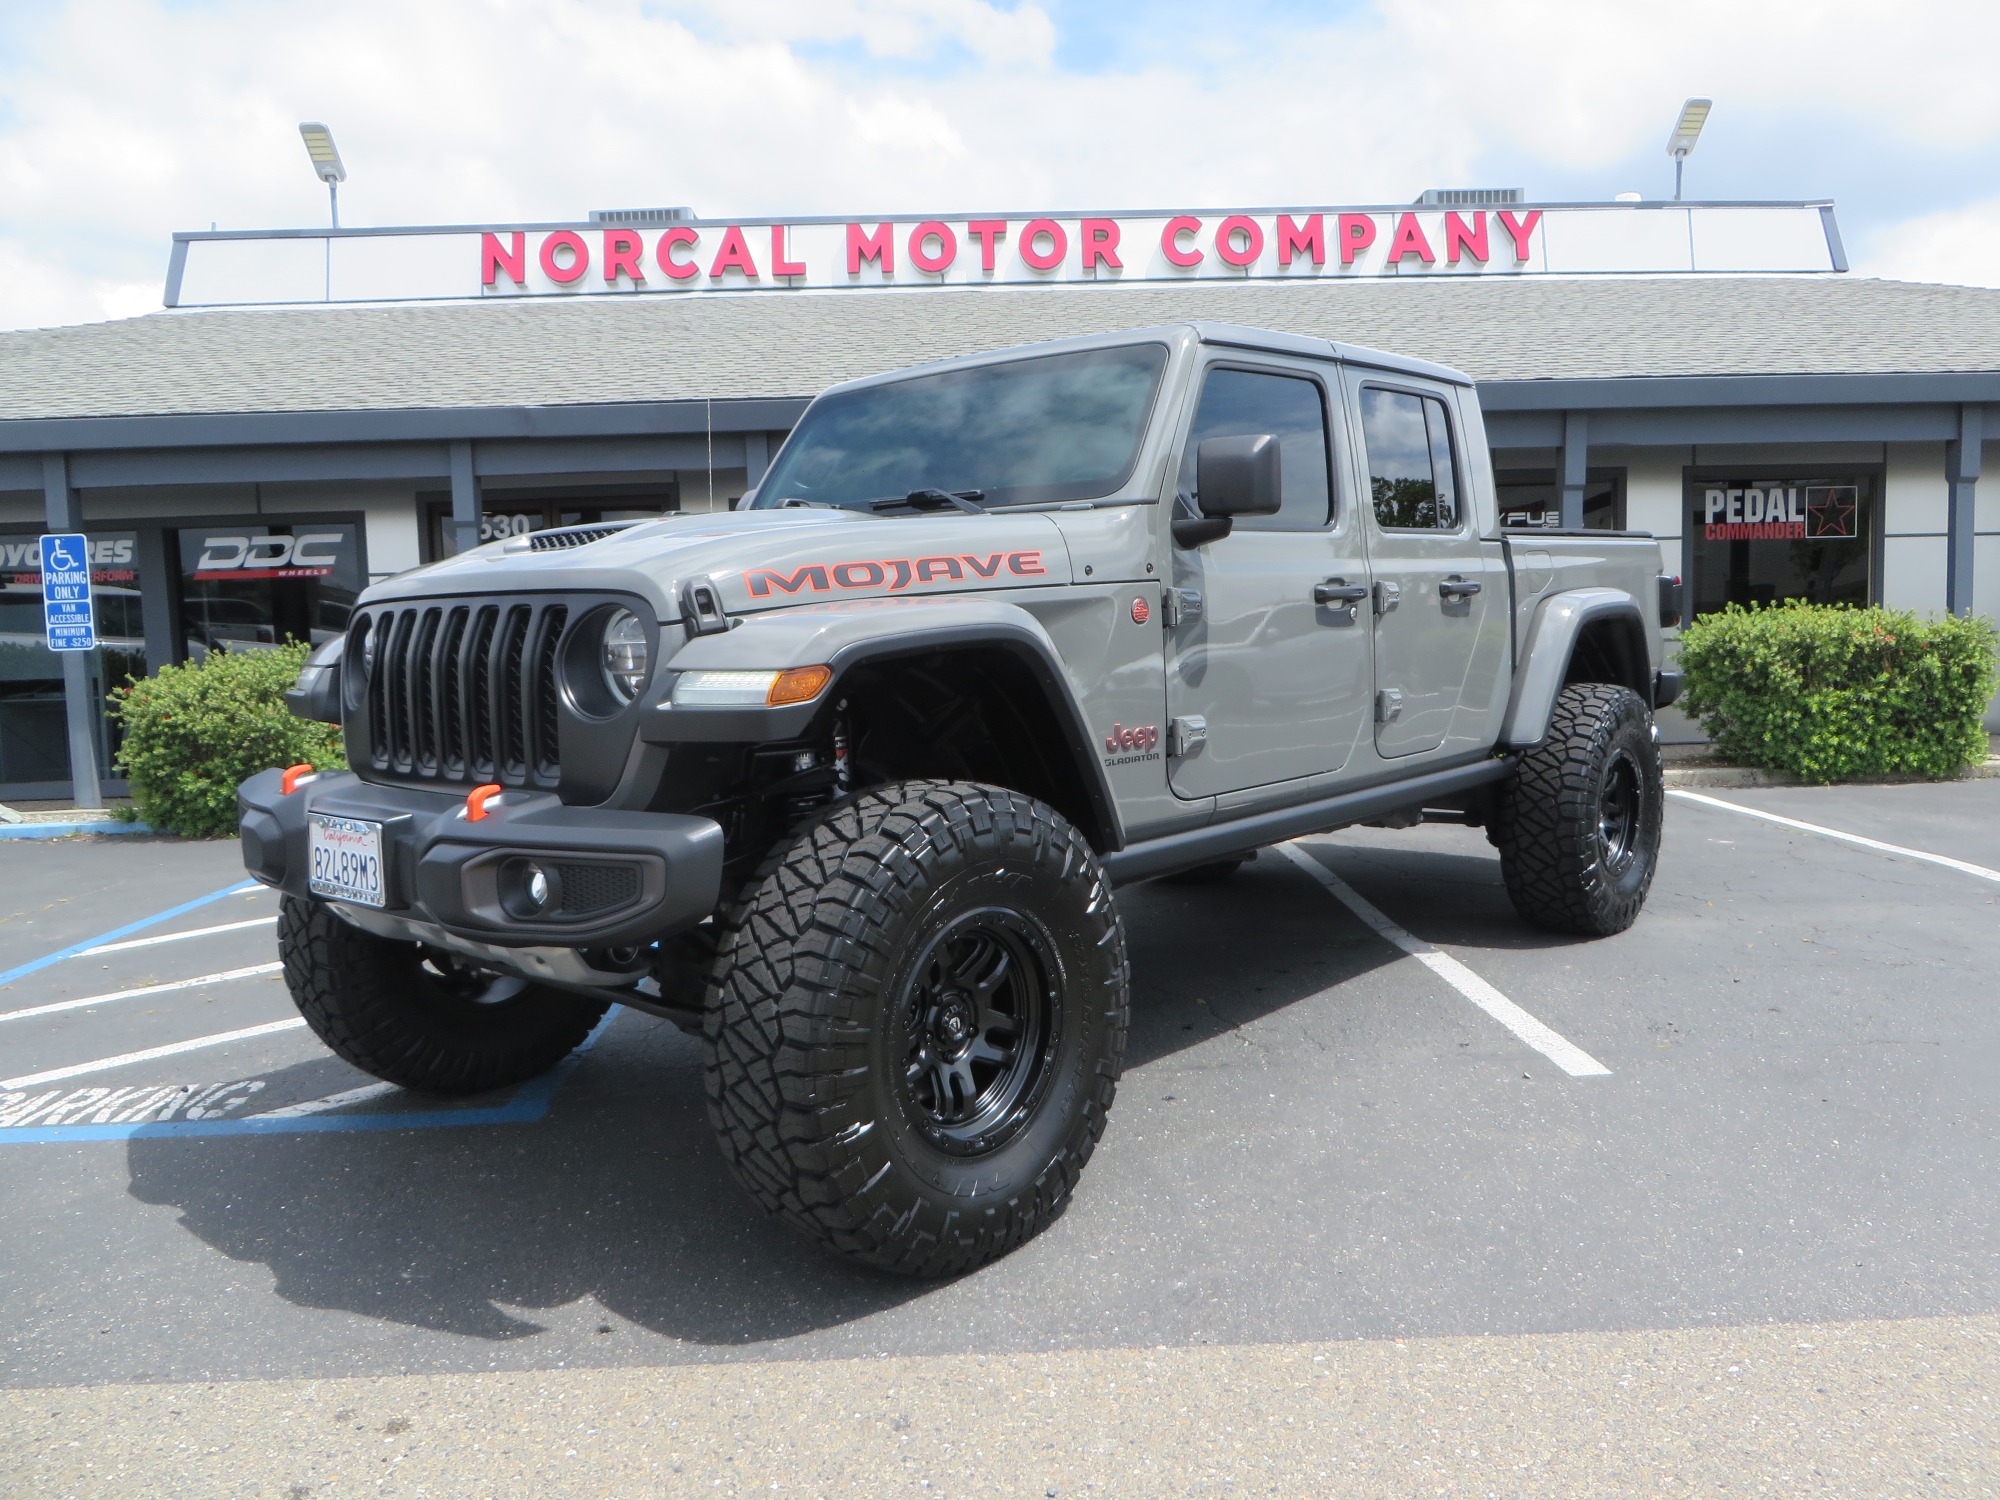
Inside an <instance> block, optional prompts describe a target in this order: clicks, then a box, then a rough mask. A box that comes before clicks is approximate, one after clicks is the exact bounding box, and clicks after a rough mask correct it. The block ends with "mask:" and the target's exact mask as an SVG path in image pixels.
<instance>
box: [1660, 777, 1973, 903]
mask: <svg viewBox="0 0 2000 1500" xmlns="http://www.w3.org/2000/svg"><path fill="white" fill-rule="evenodd" d="M1667 795H1668V796H1669V797H1679V798H1680V799H1681V800H1682V801H1684V802H1699V803H1701V804H1702V805H1703V806H1705V807H1720V808H1722V809H1724V810H1725V811H1727V812H1733V813H1742V814H1743V816H1744V817H1746V818H1762V819H1763V820H1764V821H1765V822H1766V823H1780V824H1782V825H1784V826H1785V827H1786V828H1796V829H1798V830H1799V832H1801V833H1813V834H1818V835H1819V836H1820V837H1821V838H1823V839H1839V840H1840V841H1841V842H1842V843H1846V844H1859V845H1860V846H1861V847H1862V848H1863V849H1873V850H1875V851H1876V852H1878V853H1881V854H1893V855H1896V856H1897V857H1898V858H1900V859H1920V860H1922V861H1923V862H1924V863H1925V864H1927V865H1943V866H1944V867H1945V868H1946V869H1947V870H1956V871H1958V872H1959V874H1961V875H1973V876H1977V877H1978V878H1979V879H1981V880H1996V881H2000V870H1991V869H1988V868H1987V867H1986V866H1985V865H1975V864H1970V863H1968V862H1967V861H1965V860H1962V859H1952V858H1950V857H1949V856H1947V855H1943V854H1931V853H1928V852H1926V851H1925V850H1922V849H1906V848H1905V847H1903V845H1901V844H1885V843H1883V842H1882V841H1881V840H1880V839H1868V838H1863V837H1862V836H1861V835H1860V834H1858V833H1843V832H1842V831H1841V830H1840V829H1838V828H1827V827H1823V826H1822V825H1820V824H1818V823H1802V822H1800V821H1799V820H1798V819H1797V818H1785V817H1780V816H1779V815H1778V814H1777V813H1770V812H1765V811H1763V810H1762V809H1761V808H1756V807H1745V806H1744V805H1743V804H1742V803H1741V802H1725V801H1723V800H1722V799H1721V798H1720V797H1704V796H1703V795H1702V794H1701V793H1699V792H1684V791H1682V790H1681V789H1680V788H1678V787H1670V788H1668V790H1667Z"/></svg>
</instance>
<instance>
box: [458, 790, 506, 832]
mask: <svg viewBox="0 0 2000 1500" xmlns="http://www.w3.org/2000/svg"><path fill="white" fill-rule="evenodd" d="M500 790H501V789H500V787H499V785H498V784H497V783H492V784H489V785H487V786H476V787H474V788H473V789H472V790H471V791H469V792H467V793H466V794H465V821H466V822H468V823H477V822H478V821H479V820H480V819H482V818H484V817H485V816H486V804H487V803H488V802H489V801H490V800H491V799H493V798H495V797H497V796H499V795H500Z"/></svg>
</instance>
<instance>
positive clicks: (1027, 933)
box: [898, 906, 1062, 1156]
mask: <svg viewBox="0 0 2000 1500" xmlns="http://www.w3.org/2000/svg"><path fill="white" fill-rule="evenodd" d="M1060 973H1061V969H1060V967H1059V965H1058V964H1057V963H1056V959H1055V953H1054V950H1053V948H1052V946H1051V944H1050V942H1049V939H1048V937H1047V935H1046V934H1045V933H1043V932H1042V931H1040V930H1039V928H1038V927H1037V925H1036V924H1034V923H1032V922H1031V921H1029V920H1028V919H1027V918H1026V917H1025V916H1023V914H1022V913H1020V912H1017V911H1009V910H1007V909H1006V908H1005V907H998V906H993V907H985V908H982V909H980V910H977V911H969V912H966V913H964V914H963V915H962V916H960V917H958V918H957V919H956V920H955V921H953V922H952V923H950V924H949V925H948V926H947V927H945V928H944V930H943V931H941V932H939V933H938V935H937V936H936V937H934V938H932V939H931V941H930V945H929V946H928V947H927V948H925V949H924V951H923V953H922V954H921V955H920V956H919V957H918V959H917V962H916V963H915V964H914V965H913V966H912V971H911V975H910V979H909V982H908V984H907V985H906V987H905V993H904V998H903V1001H902V1003H901V1004H900V1005H899V1006H898V1011H899V1012H900V1014H901V1017H902V1025H903V1036H904V1038H905V1049H906V1058H907V1061H906V1062H905V1064H904V1067H903V1090H902V1096H901V1097H902V1105H903V1113H904V1115H905V1117H906V1118H907V1119H908V1120H909V1122H910V1123H911V1125H913V1126H914V1127H915V1128H916V1130H917V1131H918V1133H919V1134H921V1135H922V1136H923V1137H924V1139H925V1140H927V1141H929V1142H930V1143H931V1144H932V1145H933V1146H936V1147H937V1148H938V1149H939V1150H940V1151H947V1152H950V1153H951V1154H952V1155H954V1156H977V1155H980V1154H982V1153H985V1152H988V1151H993V1150H996V1149H998V1148H999V1147H1000V1146H1003V1145H1005V1144H1006V1143H1007V1142H1008V1141H1009V1140H1011V1139H1012V1138H1013V1136H1014V1134H1015V1132H1016V1131H1018V1130H1019V1129H1020V1127H1021V1125H1022V1124H1023V1123H1024V1122H1025V1121H1026V1120H1027V1119H1028V1118H1029V1117H1030V1116H1031V1115H1032V1114H1033V1113H1034V1109H1035V1105H1036V1104H1037V1103H1038V1102H1039V1100H1040V1097H1041V1094H1042V1092H1043V1091H1044V1090H1045V1089H1046V1087H1047V1085H1048V1080H1049V1071H1050V1067H1051V1064H1052V1063H1053V1061H1054V1051H1055V1038H1056V1036H1057V1034H1058V1028H1059V1024H1060V1017H1061V1008H1062V986H1061V980H1060V977H1059V976H1060Z"/></svg>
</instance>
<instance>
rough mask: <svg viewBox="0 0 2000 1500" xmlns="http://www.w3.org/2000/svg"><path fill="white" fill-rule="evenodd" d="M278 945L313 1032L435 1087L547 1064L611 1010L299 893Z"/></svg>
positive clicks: (492, 1084) (282, 911)
mask: <svg viewBox="0 0 2000 1500" xmlns="http://www.w3.org/2000/svg"><path fill="white" fill-rule="evenodd" d="M278 954H279V957H281V958H282V959H283V960H284V963H285V983H286V985H287V986H288V987H289V988H290V989H291V992H292V1000H293V1002H294V1003H295V1004H296V1005H297V1006H298V1008H299V1014H300V1015H302V1016H304V1017H305V1018H306V1024H307V1025H308V1026H310V1027H311V1028H312V1029H313V1033H314V1035H316V1036H317V1037H318V1038H319V1039H320V1040H321V1041H322V1042H325V1043H326V1045H327V1046H328V1047H330V1048H332V1049H333V1051H334V1052H335V1053H336V1054H338V1055H339V1056H340V1057H343V1058H345V1059H346V1060H347V1061H348V1062H351V1063H353V1064H354V1066H355V1067H357V1068H359V1069H361V1070H362V1071H363V1072H364V1073H372V1074H374V1075H375V1076H376V1077H377V1078H380V1079H384V1080H386V1081H387V1082H389V1083H394V1084H400V1085H401V1086H402V1087H403V1088H406V1089H415V1090H417V1091H418V1092H421V1093H426V1094H481V1093H485V1092H486V1091H487V1090H488V1089H497V1088H504V1087H506V1086H507V1085H508V1084H513V1083H519V1082H521V1081H522V1080H523V1079H527V1078H533V1077H534V1076H535V1075H536V1074H538V1073H545V1072H547V1071H548V1070H549V1069H550V1068H552V1067H554V1066H555V1065H556V1064H557V1063H559V1062H561V1061H562V1060H563V1058H565V1057H567V1056H568V1055H569V1054H570V1053H571V1052H572V1051H574V1050H575V1049H576V1046H577V1044H578V1043H580V1042H581V1041H582V1040H583V1039H584V1038H585V1037H587V1036H589V1035H590V1029H591V1028H592V1027H593V1026H595V1025H596V1024H597V1023H598V1021H599V1020H601V1019H602V1018H603V1015H604V1013H605V1011H607V1010H608V1009H610V1002H608V1001H599V1000H591V999H589V998H587V997H585V996H582V995H576V994H572V993H571V992H569V991H567V990H554V989H548V988H545V987H543V986H540V985H532V984H525V983H523V982H521V981H518V980H502V979H500V978H499V977H498V976H496V975H493V974H491V973H487V972H484V971H479V970H472V969H465V968H460V967H458V966H456V965H455V964H453V963H452V961H451V960H449V959H448V958H444V957H442V956H438V955H432V954H429V953H428V952H427V951H426V950H425V949H422V948H419V947H418V946H417V945H416V944H414V943H399V942H394V941H392V940H390V939H388V938H381V937H376V936H375V935H374V934H373V933H368V932H363V931H362V930H361V929H360V928H358V927H353V926H350V925H349V924H348V923H346V922H343V921H341V920H340V918H339V917H337V916H335V915H334V914H333V913H332V912H330V911H328V910H327V909H326V907H325V906H323V905H321V904H320V903H319V902H317V901H301V900H299V899H298V898H297V897H294V896H287V897H285V899H284V902H283V903H282V905H281V906H280V908H279V912H278Z"/></svg>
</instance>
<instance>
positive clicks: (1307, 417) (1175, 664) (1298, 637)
mask: <svg viewBox="0 0 2000 1500" xmlns="http://www.w3.org/2000/svg"><path fill="white" fill-rule="evenodd" d="M1328 370H1329V371H1330V367H1328ZM1338 400H1339V389H1338V387H1337V386H1333V387H1329V386H1328V385H1327V384H1326V383H1325V379H1324V378H1323V375H1322V371H1321V370H1320V369H1319V368H1316V367H1315V366H1314V365H1312V364H1311V363H1309V362H1307V361H1300V362H1299V364H1298V365H1297V366H1296V367H1285V366H1278V365H1265V364H1262V363H1259V364H1258V365H1255V366H1251V365H1245V364H1240V363H1236V362H1217V363H1214V364H1211V365H1210V366H1209V367H1208V368H1207V370H1206V371H1205V372H1204V374H1203V376H1202V386H1201V398H1200V401H1199V403H1198V405H1197V406H1196V408H1195V414H1194V417H1193V419H1192V422H1191V424H1190V426H1189V430H1188V432H1187V435H1186V440H1185V445H1184V447H1183V450H1182V454H1183V457H1182V461H1181V466H1180V471H1179V472H1180V480H1179V490H1180V497H1181V498H1180V499H1179V500H1178V501H1177V504H1178V505H1179V506H1180V507H1181V508H1182V513H1183V514H1185V513H1187V511H1188V509H1189V508H1190V507H1191V506H1193V505H1198V502H1199V497H1198V496H1197V495H1196V494H1195V479H1196V472H1195V451H1196V449H1197V448H1198V447H1199V446H1200V444H1201V442H1202V440H1203V439H1205V438H1212V437H1233V436H1240V435H1246V434H1254V433H1270V434H1272V435H1273V436H1275V437H1276V438H1277V439H1278V443H1279V455H1280V473H1281V487H1282V490H1283V506H1282V508H1281V509H1280V510H1279V512H1278V513H1277V514H1276V515H1271V516H1242V517H1239V518H1237V521H1236V525H1235V528H1234V530H1232V531H1231V533H1230V534H1229V535H1228V536H1226V537H1223V538H1222V539H1221V540H1219V541H1213V542H1209V543H1206V544H1205V545H1203V546H1200V547H1194V548H1176V549H1175V550H1174V576H1173V578H1172V580H1171V585H1172V587H1173V588H1174V589H1175V590H1177V591H1178V592H1179V596H1180V597H1179V599H1178V601H1177V604H1178V610H1179V616H1180V618H1179V623H1177V624H1173V625H1170V626H1169V627H1168V631H1167V704H1168V713H1169V714H1170V715H1172V717H1173V719H1174V721H1175V725H1176V727H1177V728H1178V729H1179V731H1180V732H1181V735H1182V738H1183V744H1182V745H1180V746H1175V747H1170V748H1175V749H1177V750H1178V751H1179V752H1180V753H1177V754H1175V755H1174V756H1173V758H1172V760H1171V762H1170V764H1171V767H1172V772H1171V778H1172V785H1173V789H1174V792H1175V794H1176V795H1178V796H1181V797H1211V796H1217V795H1220V794H1222V793H1226V792H1235V791H1241V790H1243V789H1245V788H1248V787H1258V786H1267V785H1271V784H1274V783H1278V782H1285V781H1293V780H1296V779H1298V778H1300V777H1304V776H1313V775H1317V774H1319V773H1321V772H1326V771H1336V770H1339V769H1340V767H1341V766H1343V765H1345V764H1346V762H1347V758H1348V756H1349V754H1350V753H1352V751H1353V748H1354V745H1355V742H1356V741H1357V740H1358V739H1359V738H1360V737H1361V735H1362V734H1363V733H1364V732H1365V726H1366V724H1367V721H1368V715H1367V710H1368V670H1369V664H1368V614H1367V601H1366V599H1365V598H1363V599H1361V600H1360V604H1359V607H1358V608H1357V607H1356V604H1355V602H1354V601H1353V600H1352V599H1344V598H1337V597H1331V596H1335V595H1339V594H1342V593H1349V594H1361V595H1365V593H1366V585H1367V581H1368V573H1367V565H1366V563H1365V562H1364V560H1363V553H1362V544H1361V541H1360V533H1361V522H1360V519H1359V517H1358V516H1356V515H1354V514H1353V513H1352V512H1353V511H1354V507H1353V506H1352V505H1346V506H1343V505H1341V504H1339V503H1338V498H1339V494H1338V487H1337V486H1336V484H1335V482H1334V475H1335V473H1336V472H1338V471H1337V470H1336V469H1335V467H1334V464H1333V458H1334V450H1333V448H1332V447H1331V445H1330V443H1329V438H1328V434H1329V430H1330V428H1329V423H1328V420H1327V414H1328V411H1329V409H1331V408H1330V403H1333V402H1337V401H1338ZM1331 430H1332V431H1336V432H1337V431H1339V430H1340V424H1338V423H1336V424H1332V427H1331ZM1316 591H1317V594H1318V600H1317V602H1316V599H1315V594H1316ZM1203 735H1205V737H1201V736H1203Z"/></svg>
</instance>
